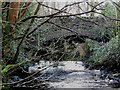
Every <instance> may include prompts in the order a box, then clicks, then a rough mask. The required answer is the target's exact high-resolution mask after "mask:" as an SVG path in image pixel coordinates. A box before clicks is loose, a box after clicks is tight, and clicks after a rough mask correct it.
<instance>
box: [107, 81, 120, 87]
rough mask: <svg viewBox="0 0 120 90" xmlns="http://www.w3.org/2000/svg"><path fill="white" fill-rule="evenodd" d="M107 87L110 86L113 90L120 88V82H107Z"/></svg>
mask: <svg viewBox="0 0 120 90" xmlns="http://www.w3.org/2000/svg"><path fill="white" fill-rule="evenodd" d="M108 85H110V86H111V87H113V88H117V87H119V86H120V82H119V81H118V80H115V79H111V80H109V82H108Z"/></svg>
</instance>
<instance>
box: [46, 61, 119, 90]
mask: <svg viewBox="0 0 120 90" xmlns="http://www.w3.org/2000/svg"><path fill="white" fill-rule="evenodd" d="M46 73H47V77H49V80H48V82H47V83H48V84H49V85H50V86H51V87H53V88H110V87H109V86H108V84H107V83H106V81H105V80H101V79H100V78H99V75H100V71H99V70H87V69H85V68H84V66H83V63H82V62H80V61H77V62H76V61H64V62H62V65H61V66H58V67H56V68H52V67H51V68H49V69H47V70H46ZM98 90H100V89H98ZM101 90H103V89H101ZM105 90H106V89H105ZM112 90H113V89H112ZM115 90H118V89H115Z"/></svg>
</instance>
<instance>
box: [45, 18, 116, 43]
mask: <svg viewBox="0 0 120 90" xmlns="http://www.w3.org/2000/svg"><path fill="white" fill-rule="evenodd" d="M52 22H53V23H52V25H51V24H49V25H50V26H49V28H48V29H47V30H46V32H44V37H45V41H49V40H52V39H55V38H56V39H57V38H60V37H61V38H66V37H68V36H73V35H76V36H78V37H85V38H90V39H93V40H97V41H103V39H109V38H110V36H111V34H113V29H114V27H112V26H111V25H113V24H114V21H112V20H109V19H105V18H102V17H95V18H90V17H82V18H70V17H67V18H59V19H54V20H52Z"/></svg>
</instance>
